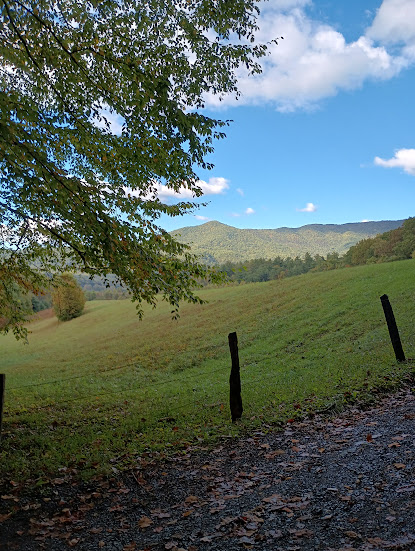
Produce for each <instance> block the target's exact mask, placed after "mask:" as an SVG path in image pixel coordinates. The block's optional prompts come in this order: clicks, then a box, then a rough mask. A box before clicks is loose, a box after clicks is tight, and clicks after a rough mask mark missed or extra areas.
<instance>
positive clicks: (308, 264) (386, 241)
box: [220, 218, 415, 283]
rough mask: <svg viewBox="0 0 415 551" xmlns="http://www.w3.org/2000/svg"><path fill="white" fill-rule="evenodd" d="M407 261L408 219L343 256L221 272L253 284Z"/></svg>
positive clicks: (413, 233) (411, 222) (226, 267)
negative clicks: (312, 273) (307, 274)
mask: <svg viewBox="0 0 415 551" xmlns="http://www.w3.org/2000/svg"><path fill="white" fill-rule="evenodd" d="M407 258H415V218H408V219H407V220H405V221H404V222H403V224H402V227H400V228H397V229H395V230H391V231H388V232H385V233H382V234H380V235H377V236H376V237H370V238H367V239H363V240H362V241H360V242H359V243H357V244H356V245H354V246H353V247H350V249H349V250H348V251H347V252H346V253H345V254H344V255H342V256H340V255H339V254H338V253H337V252H333V253H330V254H328V255H327V256H326V257H323V256H321V255H318V254H317V255H314V256H311V255H310V254H309V253H306V254H305V255H304V257H303V258H300V257H299V256H297V257H295V258H290V257H288V258H282V257H280V256H277V257H276V258H274V259H273V260H269V259H265V258H257V259H254V260H249V261H247V262H225V263H223V264H221V265H220V269H221V270H222V271H224V272H226V273H227V274H228V277H229V279H230V280H231V281H236V282H238V283H241V282H246V283H249V282H258V281H269V280H271V279H281V278H283V277H290V276H295V275H300V274H305V273H307V272H311V271H313V272H321V271H325V270H334V269H336V268H344V267H348V266H358V265H361V264H374V263H381V262H392V261H394V260H404V259H407Z"/></svg>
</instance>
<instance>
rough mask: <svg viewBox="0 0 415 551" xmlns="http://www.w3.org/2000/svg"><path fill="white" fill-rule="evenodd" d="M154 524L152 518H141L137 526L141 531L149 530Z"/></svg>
mask: <svg viewBox="0 0 415 551" xmlns="http://www.w3.org/2000/svg"><path fill="white" fill-rule="evenodd" d="M152 524H153V521H152V520H151V518H148V517H141V518H140V520H139V521H138V522H137V526H138V527H139V528H141V529H144V528H148V527H149V526H151V525H152Z"/></svg>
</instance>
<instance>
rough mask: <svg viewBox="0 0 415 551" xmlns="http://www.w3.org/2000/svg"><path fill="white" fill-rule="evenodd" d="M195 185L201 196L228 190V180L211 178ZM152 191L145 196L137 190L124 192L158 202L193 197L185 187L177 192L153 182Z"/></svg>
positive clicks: (199, 181)
mask: <svg viewBox="0 0 415 551" xmlns="http://www.w3.org/2000/svg"><path fill="white" fill-rule="evenodd" d="M196 185H197V186H198V187H200V189H201V190H202V191H203V195H220V194H223V193H225V191H226V190H227V189H229V180H227V179H226V178H222V177H213V178H209V182H205V181H204V180H198V181H197V182H196ZM152 189H153V191H152V193H146V194H143V193H140V191H139V190H134V191H132V190H131V189H126V190H125V191H126V193H131V194H132V195H136V196H140V197H144V199H153V198H158V199H160V201H168V200H169V199H180V200H183V199H192V198H193V197H194V196H193V192H192V191H191V190H190V189H189V188H187V187H185V186H182V187H181V188H180V189H179V191H178V192H177V191H175V190H174V189H172V188H170V187H167V186H165V185H164V184H160V183H158V182H154V183H153V184H152Z"/></svg>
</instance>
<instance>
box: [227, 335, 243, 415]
mask: <svg viewBox="0 0 415 551" xmlns="http://www.w3.org/2000/svg"><path fill="white" fill-rule="evenodd" d="M228 340H229V348H230V351H231V359H232V369H231V375H230V377H229V387H230V394H229V401H230V406H231V416H232V423H235V421H236V420H237V419H240V418H241V417H242V412H243V407H242V396H241V375H240V371H239V355H238V338H237V336H236V333H229V335H228Z"/></svg>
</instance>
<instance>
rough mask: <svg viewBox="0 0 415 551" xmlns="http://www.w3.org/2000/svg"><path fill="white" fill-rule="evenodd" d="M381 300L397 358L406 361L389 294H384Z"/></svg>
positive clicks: (399, 360)
mask: <svg viewBox="0 0 415 551" xmlns="http://www.w3.org/2000/svg"><path fill="white" fill-rule="evenodd" d="M380 301H381V303H382V306H383V311H384V313H385V318H386V323H387V324H388V329H389V336H390V338H391V342H392V346H393V350H394V352H395V356H396V360H397V361H398V362H404V361H405V354H404V351H403V348H402V343H401V338H400V336H399V331H398V326H397V325H396V321H395V316H394V315H393V310H392V306H391V303H390V302H389V298H388V295H382V296H381V297H380Z"/></svg>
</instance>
